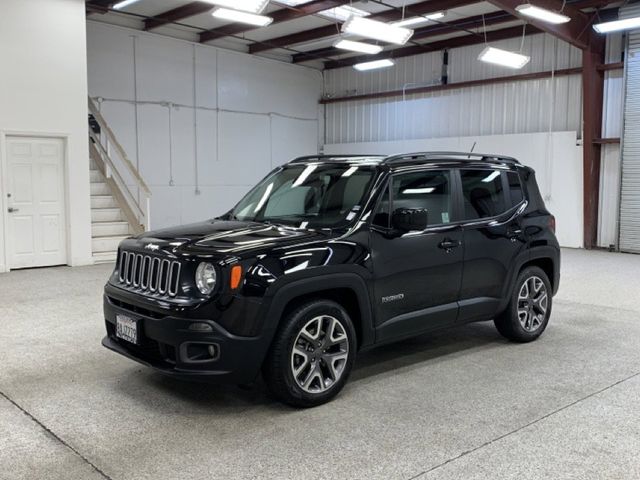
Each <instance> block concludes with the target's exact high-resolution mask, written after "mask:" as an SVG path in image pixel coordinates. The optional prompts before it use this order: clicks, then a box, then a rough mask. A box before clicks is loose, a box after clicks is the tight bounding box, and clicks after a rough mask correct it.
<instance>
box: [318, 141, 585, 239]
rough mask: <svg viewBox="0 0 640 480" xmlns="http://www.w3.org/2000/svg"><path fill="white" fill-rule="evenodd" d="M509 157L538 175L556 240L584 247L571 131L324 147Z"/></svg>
mask: <svg viewBox="0 0 640 480" xmlns="http://www.w3.org/2000/svg"><path fill="white" fill-rule="evenodd" d="M474 143H476V146H475V149H474V151H475V152H482V153H497V154H501V155H508V156H513V157H515V158H517V159H518V160H520V162H522V163H523V164H524V165H528V166H530V167H532V168H533V169H534V170H535V171H536V177H537V180H538V184H539V186H540V192H541V193H542V195H543V197H544V199H545V203H546V205H547V207H548V208H549V210H550V211H551V212H552V213H553V214H554V215H555V216H556V219H557V236H558V241H559V242H560V245H562V246H563V247H575V248H579V247H582V246H583V235H582V191H583V190H582V147H580V146H577V145H576V134H575V132H553V133H552V134H549V133H530V134H514V135H489V136H477V137H452V138H438V139H420V140H407V141H392V142H366V143H345V144H328V145H325V147H324V151H325V153H328V154H334V153H342V154H348V153H354V154H357V153H381V154H388V155H391V154H394V153H402V152H420V151H469V150H470V149H471V148H472V146H473V144H474Z"/></svg>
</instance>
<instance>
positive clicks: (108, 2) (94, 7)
mask: <svg viewBox="0 0 640 480" xmlns="http://www.w3.org/2000/svg"><path fill="white" fill-rule="evenodd" d="M116 1H117V0H89V1H87V2H86V3H85V9H86V12H87V15H90V14H92V13H99V14H104V13H107V12H108V11H109V9H110V8H111V6H112V5H113V4H114V3H116Z"/></svg>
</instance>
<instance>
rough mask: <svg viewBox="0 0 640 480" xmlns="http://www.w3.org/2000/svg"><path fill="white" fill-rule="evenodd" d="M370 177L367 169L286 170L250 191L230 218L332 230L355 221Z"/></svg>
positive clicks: (344, 166)
mask: <svg viewBox="0 0 640 480" xmlns="http://www.w3.org/2000/svg"><path fill="white" fill-rule="evenodd" d="M373 177H374V167H373V166H371V165H349V164H342V165H323V164H305V165H291V166H286V167H283V168H282V169H280V170H277V171H276V172H274V173H273V174H272V175H269V176H268V177H267V178H266V179H264V180H263V181H262V182H260V183H259V184H258V185H257V186H256V187H255V188H253V190H251V191H250V192H249V193H248V194H247V195H246V196H245V197H244V198H243V199H242V200H241V201H240V203H238V205H236V207H235V208H234V209H233V210H232V211H231V213H230V216H231V218H233V219H236V220H241V221H249V222H273V223H283V224H287V225H295V226H300V227H302V228H306V227H318V228H336V227H339V226H342V225H346V224H348V223H349V222H351V221H352V220H353V219H354V218H355V217H356V215H357V212H358V211H359V210H360V209H361V208H362V206H363V205H362V201H363V199H364V196H365V193H367V191H368V189H369V186H370V184H371V181H372V180H373Z"/></svg>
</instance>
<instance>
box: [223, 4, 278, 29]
mask: <svg viewBox="0 0 640 480" xmlns="http://www.w3.org/2000/svg"><path fill="white" fill-rule="evenodd" d="M211 15H213V16H214V17H216V18H221V19H223V20H230V21H232V22H240V23H248V24H249V25H256V26H258V27H266V26H267V25H269V24H270V23H271V22H273V18H271V17H266V16H264V15H256V14H254V13H249V12H239V11H238V10H230V9H228V8H217V9H215V10H214V11H213V13H212V14H211Z"/></svg>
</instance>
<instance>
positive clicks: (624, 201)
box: [620, 3, 640, 253]
mask: <svg viewBox="0 0 640 480" xmlns="http://www.w3.org/2000/svg"><path fill="white" fill-rule="evenodd" d="M638 15H640V3H638V4H634V5H630V6H628V7H626V8H624V9H622V11H621V18H629V17H636V16H638ZM626 86H627V91H626V95H625V108H624V136H623V143H622V187H621V193H620V250H622V251H625V252H634V253H640V29H638V30H635V31H633V32H630V33H629V39H628V46H627V68H626Z"/></svg>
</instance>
